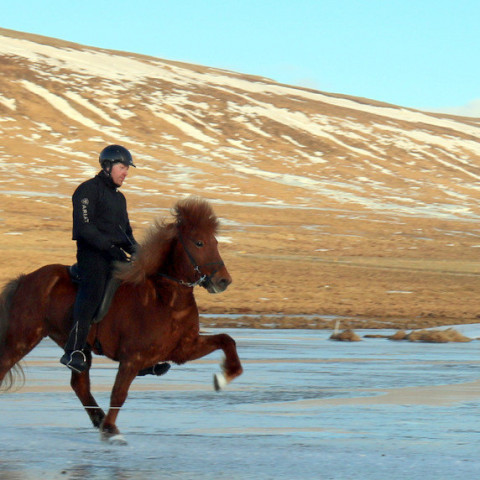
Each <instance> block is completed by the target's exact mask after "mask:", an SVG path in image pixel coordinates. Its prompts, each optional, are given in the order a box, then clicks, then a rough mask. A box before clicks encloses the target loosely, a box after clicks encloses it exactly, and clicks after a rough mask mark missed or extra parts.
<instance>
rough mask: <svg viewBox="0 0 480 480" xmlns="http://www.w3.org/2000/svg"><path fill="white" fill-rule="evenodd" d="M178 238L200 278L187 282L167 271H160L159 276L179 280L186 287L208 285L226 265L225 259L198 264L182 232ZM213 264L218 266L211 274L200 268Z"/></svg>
mask: <svg viewBox="0 0 480 480" xmlns="http://www.w3.org/2000/svg"><path fill="white" fill-rule="evenodd" d="M178 239H179V241H180V243H181V244H182V247H183V249H184V250H185V253H186V254H187V257H188V259H189V260H190V263H191V264H192V266H193V269H194V271H195V272H196V273H197V274H198V275H199V277H200V278H198V280H196V281H195V282H186V281H185V280H179V279H178V278H175V277H172V276H171V275H167V274H166V273H161V272H158V274H157V275H158V276H160V277H163V278H167V279H168V280H173V281H174V282H177V283H179V284H180V285H182V286H184V287H189V288H194V287H196V286H197V285H200V286H206V285H208V284H209V283H210V281H211V279H212V277H213V276H214V275H215V274H216V273H217V272H218V271H219V270H220V269H221V268H222V267H223V266H224V265H225V264H224V263H223V261H220V262H209V263H205V264H204V265H198V264H197V261H196V260H195V258H194V257H193V255H192V254H191V253H190V251H189V250H188V248H187V246H186V245H185V241H184V240H183V237H182V235H181V234H180V233H178ZM212 265H218V268H217V269H216V270H214V271H213V272H212V273H211V274H210V275H207V274H204V273H202V271H201V270H200V268H204V267H210V266H212Z"/></svg>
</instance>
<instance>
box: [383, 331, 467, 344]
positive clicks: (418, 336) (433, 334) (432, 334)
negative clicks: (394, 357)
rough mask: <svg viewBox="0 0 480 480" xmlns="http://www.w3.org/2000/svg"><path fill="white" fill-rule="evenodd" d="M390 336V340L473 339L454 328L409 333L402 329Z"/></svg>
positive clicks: (451, 340) (444, 340) (450, 340)
mask: <svg viewBox="0 0 480 480" xmlns="http://www.w3.org/2000/svg"><path fill="white" fill-rule="evenodd" d="M388 338H389V340H408V341H409V342H424V343H449V342H458V343H461V342H471V341H472V339H471V338H468V337H466V336H464V335H462V334H461V333H460V332H458V331H457V330H455V329H454V328H447V329H446V330H436V329H434V330H414V331H412V332H410V333H408V334H407V333H406V332H405V331H403V330H400V331H398V332H396V333H395V334H394V335H392V336H390V337H388Z"/></svg>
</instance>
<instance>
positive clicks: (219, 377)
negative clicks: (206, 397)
mask: <svg viewBox="0 0 480 480" xmlns="http://www.w3.org/2000/svg"><path fill="white" fill-rule="evenodd" d="M227 384H228V382H227V379H226V378H225V375H224V374H223V373H215V374H214V375H213V388H215V391H216V392H219V391H220V390H222V389H223V388H225V387H226V386H227Z"/></svg>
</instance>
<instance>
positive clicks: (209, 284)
mask: <svg viewBox="0 0 480 480" xmlns="http://www.w3.org/2000/svg"><path fill="white" fill-rule="evenodd" d="M231 283H232V278H231V277H230V275H228V276H221V277H219V278H215V277H214V278H210V277H207V278H206V279H205V281H204V282H203V284H202V287H205V288H206V289H207V292H208V293H221V292H223V291H225V290H226V289H227V287H228V286H229V285H230V284H231Z"/></svg>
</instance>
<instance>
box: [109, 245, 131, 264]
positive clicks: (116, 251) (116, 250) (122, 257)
mask: <svg viewBox="0 0 480 480" xmlns="http://www.w3.org/2000/svg"><path fill="white" fill-rule="evenodd" d="M108 253H109V255H110V257H111V258H112V260H116V261H117V262H126V261H127V260H128V259H127V255H126V253H125V252H124V251H123V250H122V249H121V248H120V247H117V246H116V245H112V246H111V247H110V250H109V251H108Z"/></svg>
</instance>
